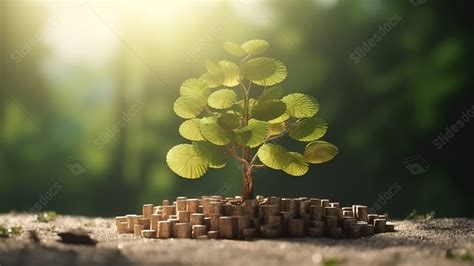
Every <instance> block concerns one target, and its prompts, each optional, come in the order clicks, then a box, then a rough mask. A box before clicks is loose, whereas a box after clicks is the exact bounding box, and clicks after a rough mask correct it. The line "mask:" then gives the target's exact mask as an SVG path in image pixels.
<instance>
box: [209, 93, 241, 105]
mask: <svg viewBox="0 0 474 266" xmlns="http://www.w3.org/2000/svg"><path fill="white" fill-rule="evenodd" d="M236 101H237V94H235V92H234V91H233V90H231V89H221V90H218V91H215V92H213V93H212V94H211V95H210V96H209V98H208V99H207V104H209V106H210V107H212V108H215V109H227V108H230V107H232V106H233V105H234V104H235V102H236Z"/></svg>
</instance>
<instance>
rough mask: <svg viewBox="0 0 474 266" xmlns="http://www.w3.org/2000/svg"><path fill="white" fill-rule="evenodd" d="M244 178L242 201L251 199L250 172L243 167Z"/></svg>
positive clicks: (251, 180) (251, 181)
mask: <svg viewBox="0 0 474 266" xmlns="http://www.w3.org/2000/svg"><path fill="white" fill-rule="evenodd" d="M243 170H244V176H243V180H242V181H243V182H242V198H243V200H247V199H253V198H254V197H253V179H252V171H250V170H249V169H247V167H245V168H244V169H243Z"/></svg>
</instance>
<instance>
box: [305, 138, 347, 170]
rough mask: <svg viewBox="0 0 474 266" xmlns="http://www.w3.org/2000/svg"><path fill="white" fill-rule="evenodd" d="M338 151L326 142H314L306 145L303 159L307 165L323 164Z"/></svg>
mask: <svg viewBox="0 0 474 266" xmlns="http://www.w3.org/2000/svg"><path fill="white" fill-rule="evenodd" d="M338 152H339V149H338V148H337V147H336V146H334V145H332V144H331V143H329V142H326V141H321V140H318V141H314V142H311V143H308V145H306V149H305V151H304V158H305V159H306V161H307V162H309V163H314V164H318V163H325V162H327V161H330V160H331V159H333V158H334V157H336V155H337V154H338Z"/></svg>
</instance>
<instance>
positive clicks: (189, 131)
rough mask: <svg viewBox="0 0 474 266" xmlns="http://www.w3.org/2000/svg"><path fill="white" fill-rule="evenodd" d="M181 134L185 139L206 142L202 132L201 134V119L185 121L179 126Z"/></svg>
mask: <svg viewBox="0 0 474 266" xmlns="http://www.w3.org/2000/svg"><path fill="white" fill-rule="evenodd" d="M179 134H180V135H181V136H182V137H183V138H185V139H189V140H193V141H198V140H204V138H203V137H202V135H201V132H199V118H194V119H190V120H186V121H184V122H183V123H182V124H181V125H180V126H179Z"/></svg>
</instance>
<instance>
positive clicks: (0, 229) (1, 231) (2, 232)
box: [0, 226, 8, 237]
mask: <svg viewBox="0 0 474 266" xmlns="http://www.w3.org/2000/svg"><path fill="white" fill-rule="evenodd" d="M0 237H8V229H7V228H6V227H4V226H0Z"/></svg>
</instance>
